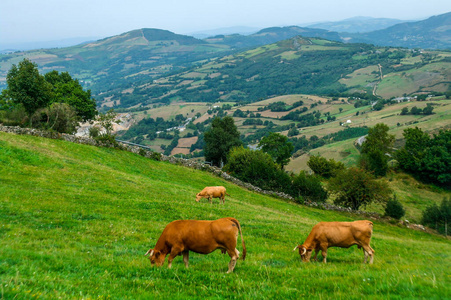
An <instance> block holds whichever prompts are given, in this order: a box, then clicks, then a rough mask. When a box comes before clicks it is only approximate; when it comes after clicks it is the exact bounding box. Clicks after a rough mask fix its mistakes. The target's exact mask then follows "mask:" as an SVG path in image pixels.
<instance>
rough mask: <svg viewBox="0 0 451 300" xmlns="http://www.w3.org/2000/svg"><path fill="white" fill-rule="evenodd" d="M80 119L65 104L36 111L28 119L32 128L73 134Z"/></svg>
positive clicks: (55, 104) (72, 109)
mask: <svg viewBox="0 0 451 300" xmlns="http://www.w3.org/2000/svg"><path fill="white" fill-rule="evenodd" d="M79 120H80V118H79V117H78V116H77V112H76V111H75V109H74V108H73V107H72V106H70V105H68V104H66V103H53V104H52V105H50V106H49V107H46V108H41V109H38V110H37V111H36V112H35V113H34V114H33V115H32V116H31V118H30V123H31V125H32V127H35V128H42V129H46V130H55V131H57V132H61V133H74V132H75V130H76V127H77V125H78V122H79Z"/></svg>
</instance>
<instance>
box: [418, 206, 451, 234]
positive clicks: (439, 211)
mask: <svg viewBox="0 0 451 300" xmlns="http://www.w3.org/2000/svg"><path fill="white" fill-rule="evenodd" d="M450 220H451V198H448V199H446V198H444V199H443V201H442V203H440V206H438V205H437V204H435V203H434V204H433V205H431V206H428V207H427V208H426V210H425V211H424V212H423V219H422V221H421V223H422V224H423V225H426V226H429V227H432V228H435V229H436V230H437V231H438V232H441V233H444V234H445V235H448V232H449V229H448V227H449V221H450Z"/></svg>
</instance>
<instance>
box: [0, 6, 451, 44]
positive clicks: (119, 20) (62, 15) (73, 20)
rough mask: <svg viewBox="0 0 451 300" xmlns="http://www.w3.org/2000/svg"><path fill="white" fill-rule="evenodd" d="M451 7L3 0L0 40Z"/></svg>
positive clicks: (394, 14)
mask: <svg viewBox="0 0 451 300" xmlns="http://www.w3.org/2000/svg"><path fill="white" fill-rule="evenodd" d="M450 11H451V1H450V0H427V1H412V0H399V1H398V0H378V1H374V0H371V1H367V0H349V1H344V0H316V1H311V0H310V1H304V0H218V1H215V0H177V1H176V0H163V1H161V0H159V1H155V0H127V1H124V0H1V1H0V44H8V43H9V44H10V43H25V42H34V41H53V40H60V39H65V38H73V37H107V36H112V35H116V34H120V33H123V32H126V31H130V30H133V29H139V28H159V29H166V30H170V31H173V32H175V33H180V34H186V33H192V32H196V31H201V30H208V29H217V28H225V27H233V26H247V27H255V28H265V27H271V26H287V25H299V24H305V23H313V22H322V21H338V20H343V19H346V18H351V17H355V16H369V17H375V18H394V19H401V20H420V19H425V18H427V17H429V16H433V15H439V14H443V13H446V12H450Z"/></svg>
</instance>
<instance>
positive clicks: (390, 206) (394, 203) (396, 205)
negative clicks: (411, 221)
mask: <svg viewBox="0 0 451 300" xmlns="http://www.w3.org/2000/svg"><path fill="white" fill-rule="evenodd" d="M405 214H406V211H405V210H404V207H403V206H402V204H401V202H399V201H398V199H397V198H396V195H394V197H393V199H390V200H388V202H387V205H386V206H385V215H386V216H389V217H392V218H394V219H396V220H399V219H401V218H402V217H403V216H404V215H405Z"/></svg>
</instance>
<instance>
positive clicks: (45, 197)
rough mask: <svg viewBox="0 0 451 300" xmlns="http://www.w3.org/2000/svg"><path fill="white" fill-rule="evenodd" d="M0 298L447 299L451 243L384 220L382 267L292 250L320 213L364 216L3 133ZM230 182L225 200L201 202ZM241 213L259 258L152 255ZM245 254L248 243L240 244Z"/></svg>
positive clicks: (345, 255)
mask: <svg viewBox="0 0 451 300" xmlns="http://www.w3.org/2000/svg"><path fill="white" fill-rule="evenodd" d="M0 165H1V168H0V299H13V298H16V299H57V298H62V299H153V298H156V299H205V298H221V299H223V298H240V299H251V298H252V299H264V298H267V299H298V298H300V297H309V298H318V299H319V298H321V299H324V298H328V299H341V298H346V299H350V298H351V299H362V298H366V299H381V298H391V299H409V298H416V299H418V298H423V299H424V298H427V299H444V298H447V297H449V295H450V293H451V288H450V285H449V282H450V278H449V263H447V262H449V261H450V253H451V244H450V242H449V240H446V239H445V238H443V237H441V236H435V235H430V234H427V233H424V232H419V231H414V230H411V229H407V228H404V227H400V226H397V225H391V224H388V223H386V222H381V221H378V220H373V221H374V223H375V225H374V235H373V239H372V243H371V244H372V247H373V248H374V249H375V251H376V256H375V263H374V265H363V264H362V261H363V254H362V252H361V250H358V249H357V248H356V247H353V248H350V249H338V248H331V249H330V250H329V253H328V263H327V264H326V265H324V264H322V263H316V262H314V263H309V264H306V263H302V262H301V261H300V258H299V254H297V253H295V252H293V251H292V249H293V248H294V246H296V245H297V244H298V243H301V242H302V241H303V240H304V239H305V238H306V236H307V234H308V233H309V231H310V229H311V228H312V226H313V225H314V224H316V223H317V222H319V221H351V220H355V219H361V218H362V217H361V216H354V215H350V214H344V213H336V212H330V211H324V210H318V209H313V208H309V207H305V206H301V205H297V204H294V203H290V202H286V201H283V200H279V199H275V198H271V197H267V196H263V195H260V194H257V193H254V192H249V191H247V190H245V189H243V188H240V187H237V186H235V185H233V184H231V183H229V182H226V181H224V180H222V179H220V178H217V177H214V176H212V175H210V174H208V173H204V172H201V171H198V170H193V169H188V168H184V167H180V166H176V165H171V164H168V163H166V162H157V161H152V160H149V159H146V158H143V157H141V156H138V155H135V154H132V153H128V152H124V151H119V150H116V149H107V148H95V147H92V146H85V145H77V144H72V143H68V142H64V141H59V140H49V139H43V138H38V137H30V136H16V135H12V134H6V133H0ZM207 185H224V186H226V188H227V191H228V193H229V194H230V195H231V196H228V197H226V203H225V205H220V204H218V202H217V201H214V204H213V205H211V204H209V203H208V202H207V201H202V202H200V203H196V202H195V194H196V192H198V191H199V190H200V189H202V188H203V187H204V186H207ZM226 216H231V217H236V218H237V219H238V220H239V221H240V223H241V225H242V229H243V236H244V239H245V241H246V246H247V250H248V256H247V258H246V260H245V261H244V262H243V261H241V260H240V261H238V263H237V267H236V268H235V272H234V273H233V274H226V273H225V272H226V270H227V264H228V261H229V258H228V257H227V256H225V255H222V254H221V253H220V251H216V252H214V253H212V254H210V255H199V254H194V253H193V254H191V255H190V268H189V269H185V266H184V264H183V261H182V258H180V257H178V258H176V259H175V260H174V263H173V268H172V269H171V270H169V269H167V267H166V266H167V263H166V265H165V266H164V267H162V268H152V267H151V266H150V263H149V261H148V259H147V258H146V257H144V253H145V252H146V251H147V250H148V249H149V248H150V247H153V246H154V245H155V243H156V240H157V239H158V237H159V235H160V234H161V232H162V230H163V228H164V227H165V226H166V224H168V223H169V222H171V221H173V220H176V219H208V220H211V219H217V218H221V217H226ZM238 249H239V250H240V251H241V250H242V249H241V246H239V247H238Z"/></svg>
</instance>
